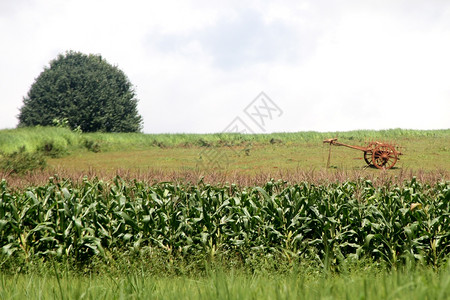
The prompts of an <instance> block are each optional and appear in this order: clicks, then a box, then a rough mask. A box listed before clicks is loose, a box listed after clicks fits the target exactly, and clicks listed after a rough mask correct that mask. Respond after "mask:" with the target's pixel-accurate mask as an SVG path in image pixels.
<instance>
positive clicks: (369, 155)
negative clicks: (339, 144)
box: [364, 151, 373, 167]
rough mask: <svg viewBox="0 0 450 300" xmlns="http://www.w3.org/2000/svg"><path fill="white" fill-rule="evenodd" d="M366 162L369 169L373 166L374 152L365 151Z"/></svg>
mask: <svg viewBox="0 0 450 300" xmlns="http://www.w3.org/2000/svg"><path fill="white" fill-rule="evenodd" d="M364 161H365V162H366V164H367V165H369V167H371V166H373V163H372V151H364Z"/></svg>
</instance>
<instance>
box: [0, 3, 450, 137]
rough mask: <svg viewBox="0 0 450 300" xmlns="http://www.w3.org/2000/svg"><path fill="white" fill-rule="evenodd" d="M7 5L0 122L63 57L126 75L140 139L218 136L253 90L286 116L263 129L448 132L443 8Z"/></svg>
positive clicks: (449, 11)
mask: <svg viewBox="0 0 450 300" xmlns="http://www.w3.org/2000/svg"><path fill="white" fill-rule="evenodd" d="M5 3H6V2H3V1H2V2H1V3H0V11H2V12H3V13H0V37H1V39H2V48H1V55H0V99H1V100H0V101H1V104H2V110H1V111H0V128H7V127H9V128H10V127H14V126H15V125H16V124H17V120H16V118H15V116H16V115H17V114H18V109H17V108H18V107H20V106H21V105H22V103H21V101H22V97H23V96H25V95H26V93H27V91H28V89H29V87H30V85H31V84H32V82H33V80H34V78H35V77H37V76H38V75H39V73H40V72H41V71H42V70H43V67H44V65H47V64H48V62H49V61H50V60H51V59H53V58H55V57H56V55H57V54H58V53H61V52H64V51H66V50H69V49H72V50H77V51H82V52H85V53H100V54H102V56H103V57H104V58H106V59H107V60H108V61H109V62H110V63H112V64H116V65H118V66H119V67H120V68H121V69H122V70H123V71H124V72H125V73H126V74H127V75H128V76H129V77H130V80H131V81H132V83H133V84H135V85H136V91H137V94H138V98H139V99H140V103H139V111H140V113H141V114H142V115H143V117H144V131H145V132H217V131H221V130H222V129H224V128H225V127H226V126H227V125H228V123H229V122H231V121H232V120H233V119H234V117H236V116H241V115H242V114H243V112H242V111H243V109H244V107H245V106H246V105H247V104H248V103H249V102H250V101H252V100H253V98H254V97H255V96H256V95H257V94H258V93H259V92H260V91H262V90H263V91H265V92H266V93H267V94H268V95H269V96H270V97H271V98H272V99H273V100H274V101H275V102H277V104H278V105H279V106H280V107H281V108H282V109H283V111H284V114H283V116H282V117H281V118H280V119H278V120H274V121H273V122H270V123H269V125H268V128H267V130H268V131H297V130H350V129H360V128H368V129H370V128H373V129H382V128H391V127H402V128H423V129H431V128H449V127H450V122H449V118H448V117H447V115H448V112H449V111H450V104H449V103H450V101H449V100H450V86H449V85H448V82H450V80H449V79H450V59H449V56H448V54H447V53H450V40H449V39H448V38H446V37H448V36H450V21H449V20H450V4H447V2H445V1H398V2H392V1H377V2H370V3H369V2H360V1H350V2H348V3H347V2H346V3H345V4H343V3H337V2H334V1H325V0H323V1H277V2H266V1H256V0H255V1H227V2H224V1H181V2H180V1H163V2H161V1H138V0H131V1H128V2H123V1H103V0H102V1H88V0H77V1H76V0H70V1H56V0H35V1H32V0H29V1H27V0H21V1H15V2H7V4H5ZM13 3H14V4H13ZM5 12H7V13H5Z"/></svg>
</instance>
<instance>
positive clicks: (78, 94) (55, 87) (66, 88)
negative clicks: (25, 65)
mask: <svg viewBox="0 0 450 300" xmlns="http://www.w3.org/2000/svg"><path fill="white" fill-rule="evenodd" d="M137 101H138V100H137V99H136V95H135V92H134V89H133V86H132V85H131V83H130V80H129V79H128V77H127V76H126V75H125V74H124V73H123V72H122V71H121V70H120V69H119V68H118V67H116V66H112V65H111V64H109V63H108V62H107V61H106V60H104V59H103V58H102V57H101V56H100V55H93V54H90V55H86V54H83V53H80V52H74V51H68V52H66V53H65V54H64V55H63V54H60V55H58V57H57V58H56V59H54V60H52V61H51V62H50V66H49V67H45V68H44V71H43V72H42V73H41V74H40V75H39V76H38V78H36V80H35V82H34V83H33V85H32V86H31V88H30V90H29V92H28V94H27V96H26V97H24V99H23V102H24V105H23V106H22V108H21V109H20V114H19V127H23V126H35V125H42V126H46V125H52V123H53V121H54V119H59V120H62V119H64V118H67V120H68V122H69V125H70V127H72V128H76V127H78V126H80V128H81V130H83V132H93V131H103V132H138V131H140V130H141V128H142V117H141V116H140V115H139V114H138V111H137Z"/></svg>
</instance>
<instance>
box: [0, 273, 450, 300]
mask: <svg viewBox="0 0 450 300" xmlns="http://www.w3.org/2000/svg"><path fill="white" fill-rule="evenodd" d="M449 297H450V272H449V268H442V270H440V271H433V270H431V269H421V268H419V269H415V270H408V271H398V270H397V271H390V272H389V271H380V272H373V270H372V271H370V272H366V271H357V272H352V273H347V274H340V275H331V274H323V273H322V274H319V273H316V274H310V273H309V274H308V273H307V272H303V271H293V272H291V273H290V274H285V275H277V274H270V273H265V274H253V275H248V274H244V273H242V272H240V271H234V272H233V271H230V272H220V271H218V272H216V271H213V272H210V273H209V274H207V275H206V276H199V277H193V276H175V277H155V276H148V275H146V274H145V272H139V271H131V272H130V273H128V274H123V275H121V276H111V275H108V274H105V275H93V276H76V275H75V276H74V275H73V274H69V273H66V274H64V272H63V273H59V274H58V273H56V276H55V273H54V272H53V273H52V272H51V271H49V272H48V274H47V275H39V276H36V275H33V274H28V275H16V276H11V275H9V276H7V275H1V274H0V298H1V299H55V298H56V299H448V298H449Z"/></svg>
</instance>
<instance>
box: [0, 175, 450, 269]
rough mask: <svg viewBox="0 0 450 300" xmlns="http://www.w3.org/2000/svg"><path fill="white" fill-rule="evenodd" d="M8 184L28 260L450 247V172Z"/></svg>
mask: <svg viewBox="0 0 450 300" xmlns="http://www.w3.org/2000/svg"><path fill="white" fill-rule="evenodd" d="M0 195H1V200H0V225H1V226H0V245H3V247H2V249H3V253H4V254H6V255H7V257H10V259H11V260H12V261H13V262H14V264H17V263H19V262H22V263H21V264H20V263H19V264H20V265H21V267H22V268H26V266H27V263H26V262H28V261H30V260H35V259H38V258H44V259H45V258H53V257H56V258H59V259H63V260H69V261H74V262H76V264H80V265H86V264H87V265H89V264H90V263H91V260H92V258H93V257H101V258H102V259H104V260H105V261H106V262H107V261H110V260H114V257H118V256H127V255H128V256H130V257H133V256H135V257H136V258H139V257H140V258H141V259H145V260H148V261H152V263H155V264H156V262H155V261H154V260H156V261H161V260H169V261H180V262H184V263H181V266H182V265H195V264H196V263H198V260H199V259H200V264H203V263H204V260H206V261H216V260H217V261H219V262H223V264H225V266H226V267H227V268H228V267H230V266H232V265H242V266H243V267H250V268H251V267H252V266H253V264H255V263H257V264H258V263H261V262H262V261H264V260H273V263H276V264H277V265H278V267H280V266H282V265H289V264H290V263H294V264H295V262H298V261H308V262H310V263H311V264H313V265H316V266H320V267H321V268H323V269H325V270H328V269H331V270H340V268H341V267H342V266H346V265H348V264H353V263H354V262H357V261H359V260H361V259H369V260H371V261H374V262H376V263H383V264H386V265H387V266H389V267H393V266H394V267H395V266H397V265H399V264H400V265H402V264H405V263H407V262H408V261H416V260H418V261H420V262H421V263H423V264H427V265H431V266H435V267H437V266H439V265H441V264H442V263H443V262H444V261H445V259H447V258H448V257H447V256H448V253H449V249H450V218H449V217H450V213H449V205H450V201H449V200H450V183H449V182H441V183H437V184H436V185H433V186H430V185H427V184H421V183H419V182H417V181H416V180H415V179H413V180H411V181H410V182H405V183H404V184H403V185H401V186H397V185H392V186H383V187H379V188H375V187H374V186H373V185H372V182H370V181H367V180H360V181H357V182H344V183H337V184H330V185H327V186H323V185H320V186H315V185H312V184H308V183H301V184H288V183H286V182H283V181H281V180H280V181H270V182H268V183H267V184H266V185H264V186H263V187H258V186H256V187H242V188H240V187H238V186H236V185H234V184H231V185H224V186H212V185H209V184H203V183H199V185H189V184H187V185H182V184H172V183H159V184H156V185H146V184H144V183H143V182H138V181H134V182H130V183H126V182H125V181H123V180H121V179H120V178H116V179H115V180H114V182H113V183H112V184H111V185H109V184H107V183H105V182H102V181H99V180H93V181H88V180H87V179H85V180H84V181H83V182H82V183H81V184H80V186H76V185H74V184H73V183H72V182H70V181H57V179H51V180H50V182H49V183H48V184H47V185H45V186H40V187H36V188H28V189H26V190H25V191H23V192H20V191H19V192H13V191H11V190H10V189H8V187H7V183H6V181H2V182H1V184H0ZM148 253H150V254H148ZM156 254H157V255H156ZM141 255H142V256H141ZM155 255H156V256H155ZM147 256H148V257H147ZM4 259H6V258H4ZM121 259H123V257H122V258H121ZM3 264H4V267H5V266H7V265H8V263H7V260H6V261H5V262H4V263H3ZM181 266H180V268H181ZM16 267H17V266H16ZM274 268H275V269H276V268H277V267H275V266H274Z"/></svg>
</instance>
